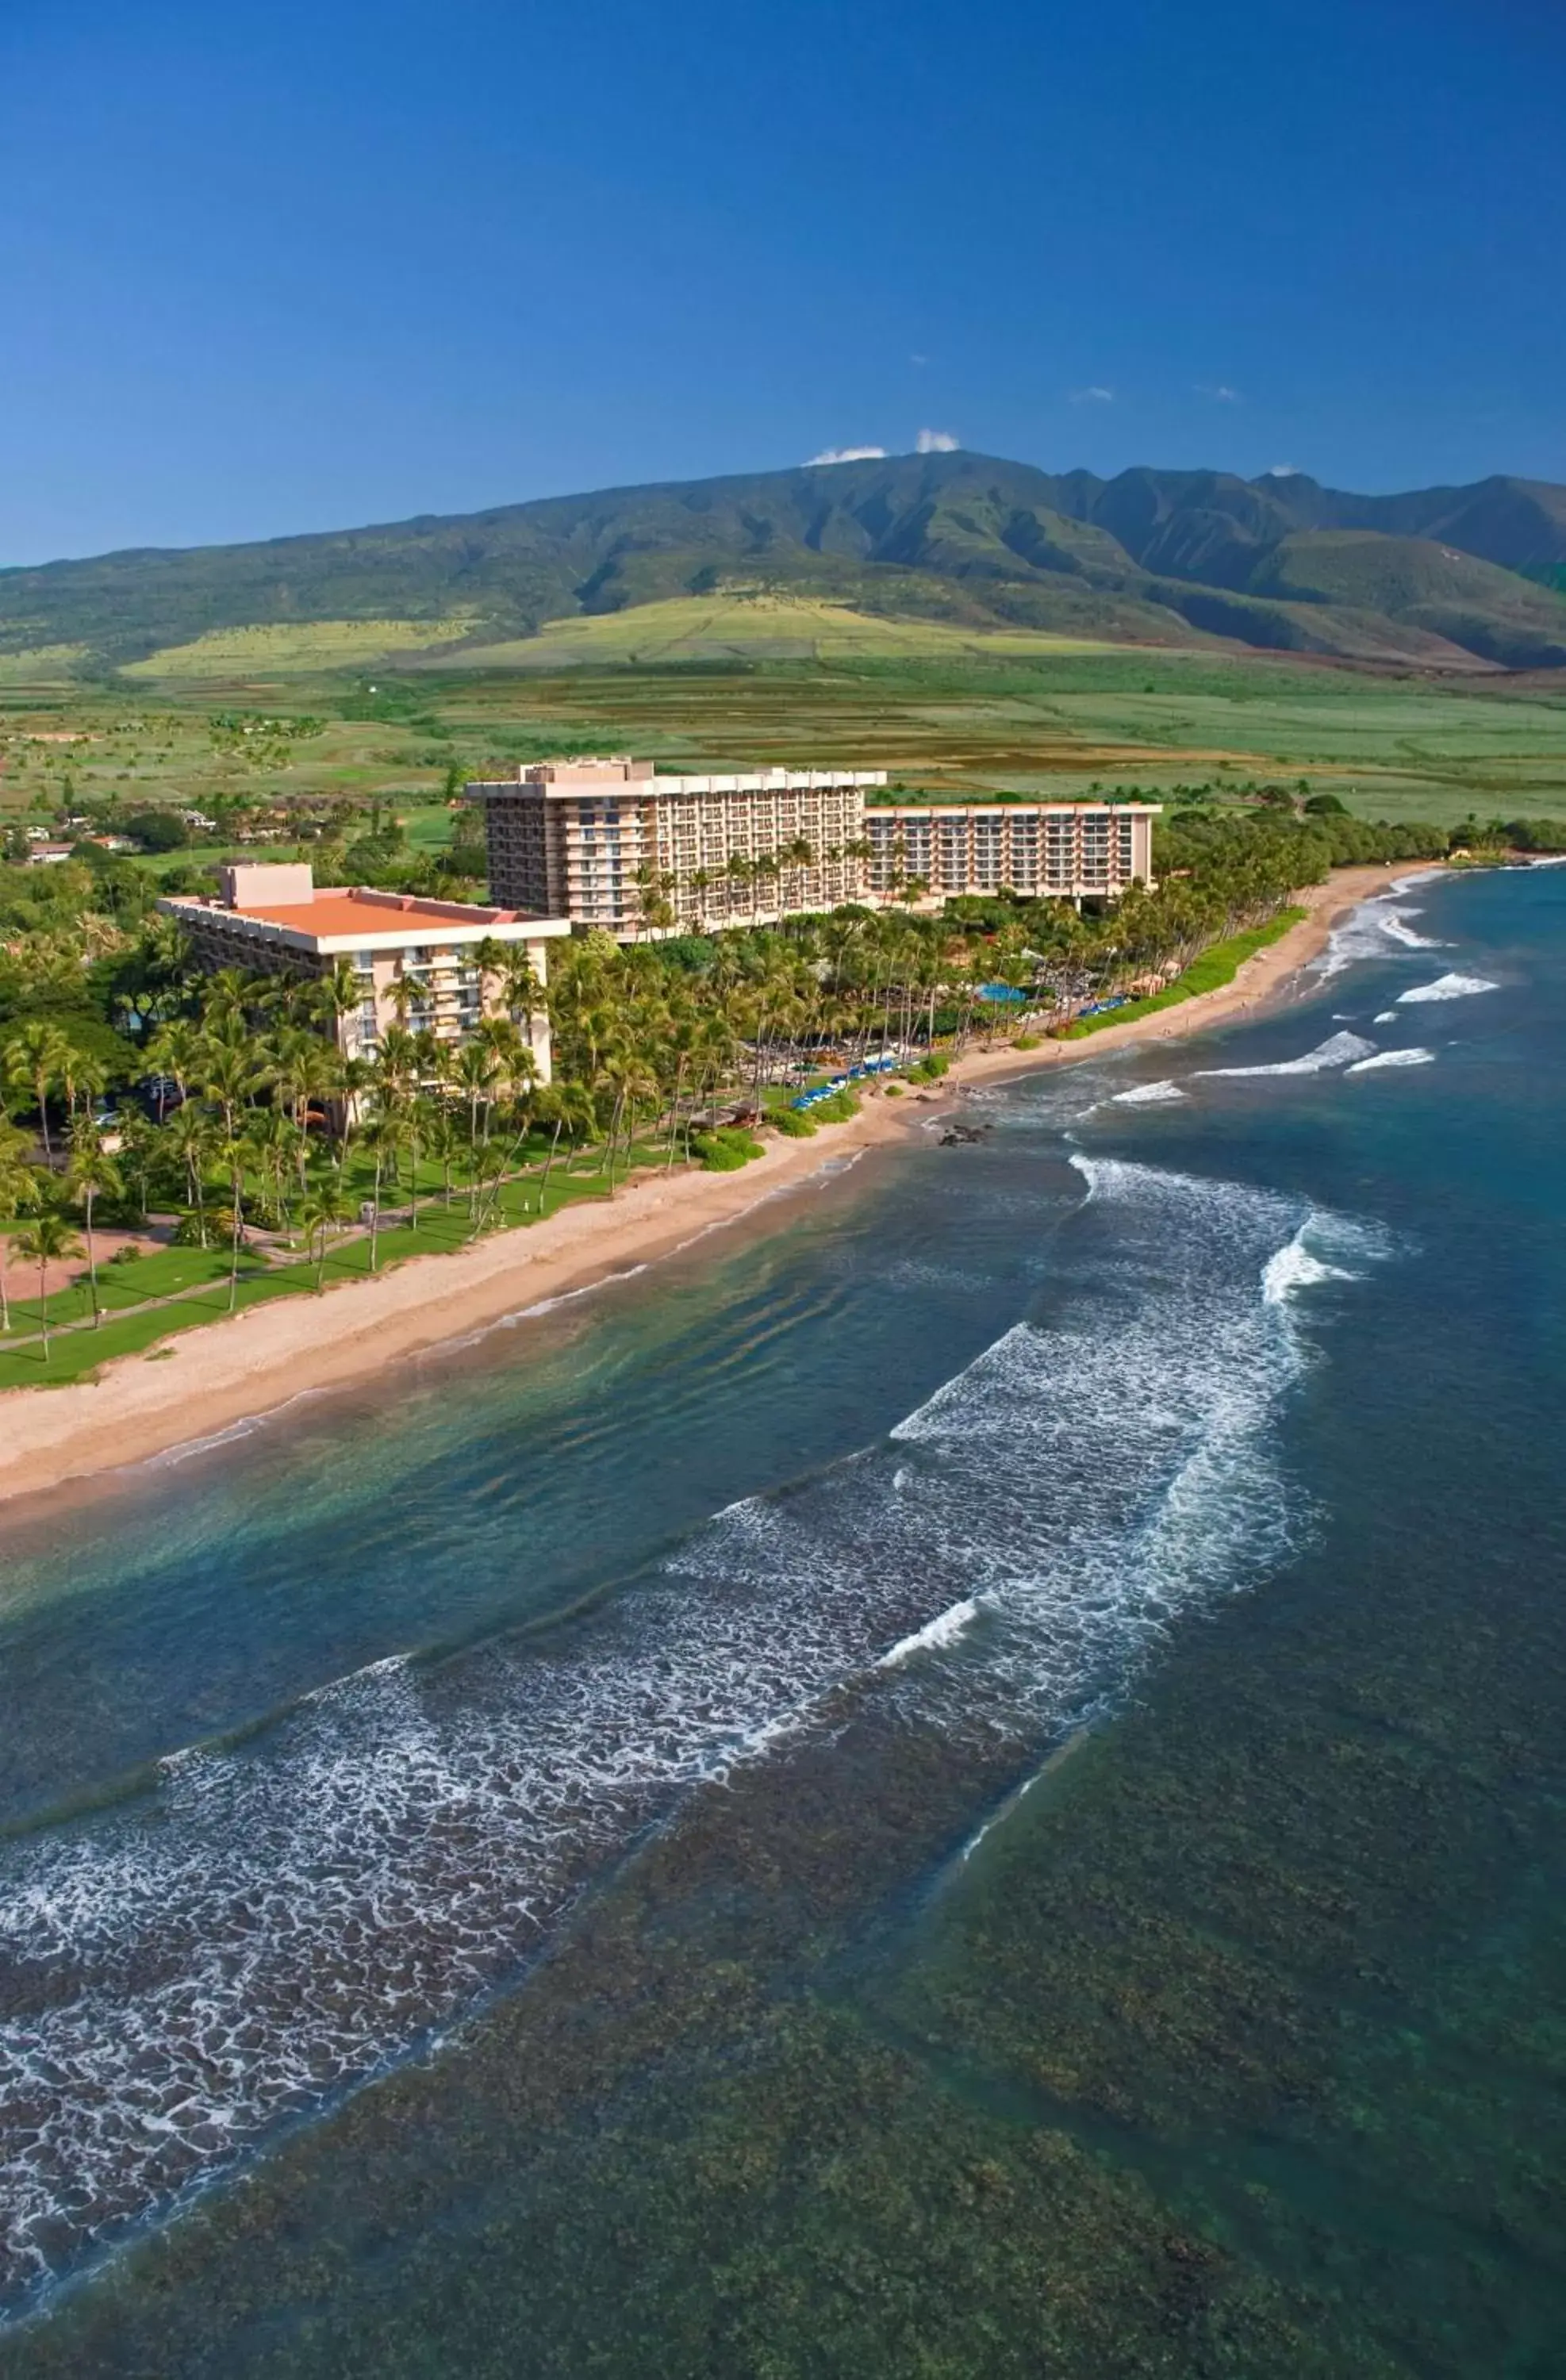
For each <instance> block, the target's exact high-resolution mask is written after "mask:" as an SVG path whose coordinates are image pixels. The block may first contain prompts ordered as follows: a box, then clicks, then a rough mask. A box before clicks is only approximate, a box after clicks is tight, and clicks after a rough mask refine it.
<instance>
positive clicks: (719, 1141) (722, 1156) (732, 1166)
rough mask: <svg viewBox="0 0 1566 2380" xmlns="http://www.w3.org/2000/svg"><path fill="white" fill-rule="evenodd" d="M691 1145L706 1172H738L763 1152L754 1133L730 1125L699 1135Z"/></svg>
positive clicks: (703, 1170)
mask: <svg viewBox="0 0 1566 2380" xmlns="http://www.w3.org/2000/svg"><path fill="white" fill-rule="evenodd" d="M691 1147H692V1148H693V1149H694V1150H695V1152H696V1155H697V1156H698V1158H699V1160H700V1161H701V1170H702V1172H704V1173H737V1172H739V1170H740V1168H741V1166H744V1165H748V1164H749V1163H750V1160H751V1159H752V1158H753V1157H759V1156H760V1155H761V1153H762V1150H761V1144H760V1142H759V1140H758V1139H757V1138H756V1137H755V1135H753V1134H751V1133H748V1132H735V1131H734V1130H732V1129H731V1128H728V1127H725V1128H724V1129H723V1130H722V1131H721V1132H709V1133H702V1134H699V1135H697V1137H696V1138H695V1139H693V1141H692V1143H691Z"/></svg>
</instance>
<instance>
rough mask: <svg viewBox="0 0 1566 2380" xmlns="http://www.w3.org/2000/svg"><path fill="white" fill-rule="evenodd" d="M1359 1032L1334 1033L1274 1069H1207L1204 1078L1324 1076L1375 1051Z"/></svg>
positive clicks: (1212, 1067)
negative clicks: (1217, 1076)
mask: <svg viewBox="0 0 1566 2380" xmlns="http://www.w3.org/2000/svg"><path fill="white" fill-rule="evenodd" d="M1375 1047H1376V1044H1375V1042H1374V1041H1366V1039H1365V1038H1364V1036H1363V1035H1362V1034H1358V1033H1333V1034H1330V1035H1329V1037H1328V1038H1327V1039H1326V1040H1325V1041H1318V1042H1317V1045H1316V1048H1315V1049H1314V1050H1306V1051H1305V1055H1304V1057H1303V1058H1282V1059H1280V1060H1279V1061H1278V1062H1277V1063H1276V1064H1275V1065H1271V1066H1205V1067H1204V1068H1203V1069H1202V1072H1203V1074H1204V1075H1208V1076H1216V1075H1232V1076H1239V1075H1324V1074H1327V1073H1329V1072H1330V1070H1331V1069H1332V1068H1333V1067H1334V1066H1347V1065H1349V1064H1351V1063H1352V1062H1353V1061H1354V1059H1356V1058H1366V1057H1368V1056H1369V1054H1370V1052H1371V1051H1372V1050H1374V1049H1375Z"/></svg>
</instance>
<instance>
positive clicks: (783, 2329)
mask: <svg viewBox="0 0 1566 2380" xmlns="http://www.w3.org/2000/svg"><path fill="white" fill-rule="evenodd" d="M1563 1091H1566V871H1560V870H1557V869H1553V868H1535V869H1529V870H1517V871H1504V872H1496V873H1486V874H1482V875H1481V874H1475V875H1473V876H1468V877H1462V878H1446V879H1424V880H1421V879H1419V878H1418V877H1417V876H1416V875H1414V874H1411V877H1410V879H1409V880H1408V881H1407V882H1406V883H1405V885H1404V886H1403V887H1402V888H1401V889H1399V890H1398V891H1397V892H1394V893H1392V894H1390V895H1389V896H1387V897H1386V898H1384V899H1382V900H1379V901H1377V902H1373V903H1370V904H1367V905H1366V906H1365V907H1364V908H1363V909H1361V910H1360V911H1359V912H1357V913H1356V915H1355V916H1354V918H1353V919H1352V920H1351V921H1349V922H1348V923H1347V924H1346V925H1344V926H1343V927H1341V929H1339V930H1338V932H1337V934H1336V935H1335V937H1334V941H1333V944H1332V948H1331V950H1330V952H1329V954H1328V957H1327V959H1326V960H1325V961H1324V962H1323V963H1322V964H1321V965H1319V966H1318V967H1317V969H1316V970H1315V971H1314V973H1313V974H1312V976H1311V977H1310V978H1309V981H1308V989H1307V990H1306V993H1305V997H1304V998H1303V999H1301V1000H1299V1001H1296V1002H1292V1003H1291V1004H1290V1005H1288V1006H1287V1007H1286V1008H1283V1009H1281V1010H1279V1011H1277V1012H1275V1013H1274V1014H1270V1015H1269V1016H1268V1017H1267V1018H1265V1019H1264V1020H1263V1021H1261V1022H1256V1023H1249V1024H1244V1025H1241V1026H1235V1027H1232V1028H1230V1029H1229V1030H1227V1031H1224V1032H1222V1033H1220V1034H1215V1035H1212V1036H1208V1037H1207V1038H1201V1039H1193V1040H1190V1041H1179V1042H1171V1043H1169V1044H1167V1045H1164V1046H1161V1047H1160V1046H1157V1045H1152V1046H1146V1047H1143V1048H1141V1049H1139V1050H1136V1051H1135V1052H1129V1053H1121V1054H1119V1055H1117V1056H1114V1057H1111V1058H1107V1059H1104V1060H1101V1061H1099V1062H1090V1063H1087V1064H1084V1065H1082V1066H1080V1067H1077V1068H1074V1069H1072V1070H1070V1071H1069V1072H1066V1073H1062V1074H1060V1075H1050V1076H1048V1077H1045V1076H1035V1077H1031V1078H1022V1079H1019V1080H1018V1081H1017V1082H1015V1083H1014V1084H1012V1085H1007V1086H1001V1087H988V1088H986V1089H984V1090H982V1091H976V1092H974V1093H971V1094H970V1095H969V1096H968V1097H967V1099H965V1102H964V1113H965V1119H966V1120H968V1121H970V1122H973V1123H977V1124H980V1125H981V1126H982V1127H983V1133H982V1137H981V1138H980V1140H979V1141H978V1142H977V1144H976V1145H973V1146H967V1147H941V1146H940V1145H939V1141H938V1137H937V1135H935V1134H934V1133H933V1132H929V1133H924V1134H921V1135H916V1137H915V1140H914V1142H913V1143H912V1144H911V1145H909V1146H907V1147H898V1148H896V1149H894V1150H891V1151H877V1152H874V1153H872V1154H869V1155H867V1156H866V1157H864V1158H862V1159H861V1160H859V1161H858V1162H856V1163H844V1162H843V1161H841V1160H840V1161H838V1162H836V1163H835V1164H834V1163H832V1162H831V1160H830V1140H828V1141H824V1142H823V1169H824V1170H823V1171H822V1172H821V1173H820V1174H819V1175H818V1176H817V1177H815V1178H814V1179H813V1180H812V1181H811V1182H809V1183H808V1184H806V1185H804V1186H803V1187H795V1188H793V1189H790V1190H788V1191H785V1192H783V1193H780V1194H779V1196H778V1198H777V1200H776V1201H775V1202H774V1203H773V1204H771V1206H770V1207H769V1208H767V1209H765V1210H764V1211H763V1213H762V1214H761V1215H760V1216H759V1217H758V1218H756V1219H753V1220H751V1221H750V1222H748V1223H742V1224H741V1225H739V1226H737V1227H734V1228H733V1229H730V1230H728V1231H724V1232H722V1233H714V1234H712V1235H711V1236H710V1237H709V1238H708V1239H707V1240H706V1241H705V1242H704V1243H703V1244H702V1245H699V1246H694V1247H692V1248H690V1249H688V1250H687V1251H686V1252H685V1253H684V1254H683V1255H681V1256H679V1257H675V1258H674V1259H672V1260H670V1261H668V1262H666V1263H664V1264H662V1265H659V1266H657V1267H654V1268H652V1269H648V1270H646V1271H641V1272H637V1273H636V1274H632V1275H628V1276H627V1277H625V1279H623V1280H620V1281H615V1282H612V1283H610V1284H607V1285H606V1286H605V1287H603V1288H602V1289H601V1290H599V1291H596V1292H594V1293H590V1294H587V1295H580V1296H577V1297H572V1298H564V1299H561V1300H558V1301H556V1302H555V1303H554V1304H553V1305H551V1306H550V1307H548V1308H547V1309H541V1310H535V1311H532V1312H529V1313H528V1314H525V1315H520V1316H517V1317H515V1318H511V1319H510V1320H508V1321H507V1322H505V1323H503V1324H501V1325H499V1326H497V1327H495V1328H493V1329H492V1330H488V1331H486V1332H484V1333H481V1334H479V1335H478V1336H476V1337H475V1338H474V1339H473V1340H471V1341H469V1342H466V1343H464V1344H462V1345H460V1346H455V1347H451V1348H447V1349H443V1350H440V1351H437V1352H436V1353H433V1354H429V1355H426V1356H423V1357H420V1358H418V1359H414V1360H411V1361H403V1362H401V1363H399V1364H398V1365H396V1366H395V1367H394V1368H393V1369H392V1370H391V1371H389V1372H388V1374H387V1376H386V1377H384V1378H379V1379H377V1380H375V1381H373V1382H371V1383H369V1384H367V1385H365V1386H364V1387H362V1388H361V1389H359V1390H356V1391H355V1392H353V1393H352V1394H348V1395H344V1394H332V1395H326V1396H321V1397H317V1398H304V1399H300V1400H298V1401H297V1402H296V1403H294V1404H293V1405H291V1406H289V1407H287V1408H285V1410H284V1411H282V1412H281V1413H280V1414H278V1415H272V1416H268V1417H266V1418H264V1419H262V1420H261V1421H260V1422H258V1423H257V1424H255V1425H254V1426H251V1427H248V1428H243V1429H240V1430H238V1431H234V1432H229V1433H225V1435H224V1437H223V1438H222V1439H221V1440H214V1441H213V1442H212V1443H209V1444H205V1445H198V1446H196V1447H195V1448H192V1449H187V1450H181V1451H179V1452H177V1453H176V1454H175V1455H172V1456H169V1457H166V1458H164V1460H162V1461H160V1462H155V1463H148V1464H144V1465H142V1466H140V1467H139V1468H138V1469H136V1470H135V1471H133V1472H127V1473H125V1474H123V1475H119V1476H117V1477H116V1478H115V1479H113V1480H112V1481H109V1482H107V1483H105V1484H104V1485H103V1487H102V1488H97V1489H94V1490H92V1491H91V1492H84V1493H82V1494H81V1495H80V1496H79V1498H78V1499H77V1500H75V1502H74V1503H73V1507H72V1510H71V1511H70V1512H69V1513H68V1514H67V1516H66V1517H65V1518H64V1519H62V1518H61V1517H60V1516H59V1514H58V1513H57V1512H52V1511H48V1510H45V1509H42V1508H38V1509H35V1508H33V1507H30V1506H13V1507H10V1508H7V1510H6V1513H5V1515H4V1517H3V1518H0V1529H3V1530H4V1537H3V1542H0V1674H3V1676H4V1681H5V1686H4V1710H5V1728H4V1732H3V1734H0V1944H3V1950H0V2171H3V2173H4V2182H5V2187H4V2189H3V2191H0V2312H3V2315H4V2322H3V2326H0V2373H4V2374H11V2373H15V2374H56V2373H57V2374H67V2373H68V2374H76V2375H79V2374H95V2373H100V2372H101V2373H103V2374H225V2375H228V2374H252V2373H255V2374H261V2373H265V2374H273V2373H277V2374H281V2373H283V2372H285V2371H286V2372H287V2373H289V2374H318V2373H319V2374H334V2375H337V2374H358V2373H359V2372H361V2371H362V2372H363V2373H364V2374H371V2373H374V2374H388V2373H395V2374H451V2373H453V2372H460V2373H463V2374H489V2373H495V2374H500V2373H503V2372H504V2373H506V2374H534V2373H537V2374H560V2375H566V2374H569V2375H573V2380H575V2375H578V2374H626V2375H631V2374H636V2375H637V2380H645V2375H650V2374H671V2375H673V2374H707V2373H712V2374H758V2375H761V2374H765V2375H769V2376H770V2380H771V2375H784V2374H788V2375H793V2374H801V2375H803V2374H837V2373H847V2372H849V2371H853V2372H856V2373H862V2372H867V2371H873V2372H876V2373H878V2374H880V2373H888V2374H903V2373H907V2374H991V2373H993V2374H1037V2373H1039V2372H1049V2373H1051V2374H1056V2373H1059V2374H1073V2375H1074V2374H1084V2375H1086V2374H1095V2375H1097V2374H1104V2373H1108V2372H1113V2373H1115V2374H1142V2373H1147V2374H1152V2373H1179V2374H1185V2373H1191V2374H1209V2373H1210V2374H1235V2375H1236V2376H1237V2380H1240V2376H1241V2375H1243V2380H1264V2375H1270V2374H1280V2375H1282V2374H1287V2375H1291V2380H1293V2375H1296V2374H1321V2375H1323V2380H1326V2375H1329V2374H1330V2375H1332V2380H1345V2375H1347V2380H1357V2376H1358V2375H1361V2374H1364V2375H1366V2380H1368V2375H1372V2374H1377V2375H1378V2374H1422V2375H1447V2374H1451V2375H1453V2380H1456V2375H1463V2380H1469V2375H1472V2374H1477V2373H1481V2372H1482V2373H1485V2374H1515V2375H1520V2380H1545V2375H1548V2374H1559V2373H1560V2372H1562V2371H1566V2350H1562V2347H1561V2341H1562V2340H1563V2339H1566V2239H1563V2235H1562V2224H1561V2189H1562V2180H1563V2175H1566V2168H1563V2163H1562V2156H1561V2145H1562V2109H1563V2101H1562V2091H1561V2076H1562V2059H1563V2057H1566V2035H1563V2034H1562V2020H1561V2014H1560V2011H1561V2009H1562V2007H1563V2006H1566V1994H1563V1991H1562V1986H1563V1985H1566V1899H1563V1896H1562V1893H1561V1883H1562V1876H1561V1868H1562V1833H1561V1824H1560V1820H1561V1795H1562V1786H1563V1781H1566V1780H1563V1773H1562V1772H1563V1755H1566V1702H1563V1699H1562V1692H1561V1689H1562V1684H1563V1682H1566V1611H1563V1606H1562V1597H1561V1587H1560V1581H1561V1573H1562V1554H1563V1552H1566V1526H1563V1512H1562V1500H1561V1493H1560V1453H1559V1437H1558V1432H1559V1415H1560V1402H1561V1393H1562V1390H1563V1388H1566V1337H1563V1318H1566V1297H1563V1294H1562V1292H1563V1287H1566V1281H1563V1253H1566V1243H1563V1235H1562V1230H1561V1221H1560V1201H1561V1184H1562V1183H1563V1181H1566V1102H1563V1098H1562V1094H1563Z"/></svg>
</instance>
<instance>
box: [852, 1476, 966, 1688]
mask: <svg viewBox="0 0 1566 2380" xmlns="http://www.w3.org/2000/svg"><path fill="white" fill-rule="evenodd" d="M902 1476H903V1474H902V1473H901V1472H899V1473H898V1477H899V1478H902ZM977 1617H978V1604H977V1599H976V1598H975V1597H973V1596H971V1595H969V1596H965V1597H964V1598H963V1600H962V1602H961V1603H953V1606H952V1608H951V1609H950V1610H949V1611H939V1612H937V1614H936V1616H935V1618H934V1619H933V1620H927V1621H926V1622H925V1624H924V1626H923V1627H922V1628H916V1629H915V1631H914V1633H913V1634H912V1635H911V1636H902V1637H899V1639H898V1641H897V1643H896V1644H895V1645H893V1646H892V1650H891V1651H890V1652H889V1653H883V1654H882V1655H881V1657H880V1660H879V1662H878V1663H877V1664H876V1666H877V1668H878V1669H881V1670H898V1669H901V1668H902V1666H903V1664H904V1661H908V1660H911V1659H912V1658H913V1657H914V1655H915V1654H916V1653H933V1652H939V1651H940V1650H941V1647H942V1646H943V1645H954V1644H955V1643H956V1642H957V1639H958V1638H959V1636H962V1635H963V1634H965V1632H966V1631H967V1630H968V1629H969V1628H971V1627H972V1625H973V1623H974V1621H976V1620H977Z"/></svg>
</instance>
